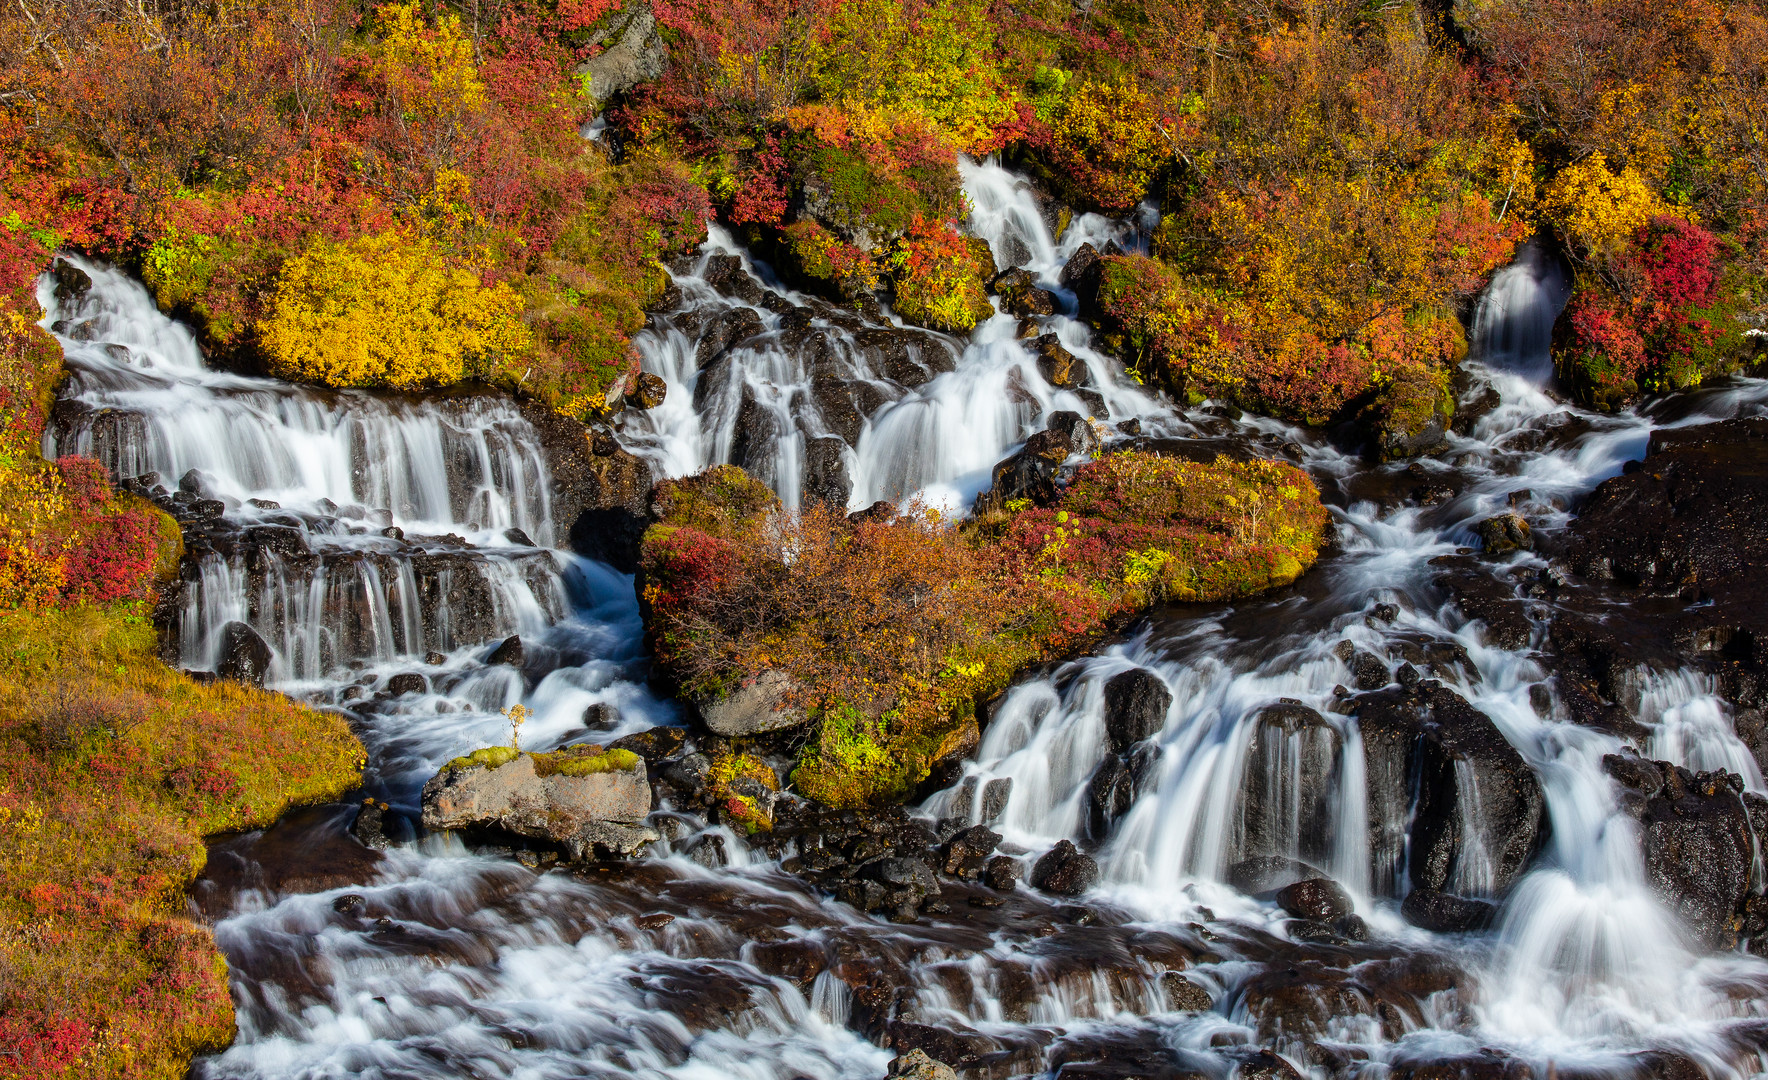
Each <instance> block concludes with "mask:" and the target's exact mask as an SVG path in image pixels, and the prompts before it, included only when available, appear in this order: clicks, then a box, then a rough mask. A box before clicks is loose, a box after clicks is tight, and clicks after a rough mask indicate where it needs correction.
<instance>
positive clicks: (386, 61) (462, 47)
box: [375, 0, 485, 120]
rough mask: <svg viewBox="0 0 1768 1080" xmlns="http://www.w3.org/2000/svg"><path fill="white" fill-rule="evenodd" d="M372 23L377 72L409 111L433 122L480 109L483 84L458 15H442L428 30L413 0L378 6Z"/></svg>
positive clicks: (471, 44)
mask: <svg viewBox="0 0 1768 1080" xmlns="http://www.w3.org/2000/svg"><path fill="white" fill-rule="evenodd" d="M375 22H376V28H377V29H378V30H379V31H380V34H381V42H380V48H379V50H378V52H379V57H378V59H379V61H380V64H379V67H380V70H381V73H382V74H383V75H384V76H385V77H386V80H387V87H388V89H390V90H392V91H393V92H394V93H395V94H397V95H398V96H399V99H400V101H401V103H402V104H403V105H404V107H405V109H406V110H407V111H408V112H410V113H412V114H414V115H416V116H418V117H420V118H422V119H424V120H436V119H447V118H450V117H455V116H460V115H463V114H465V113H469V112H473V111H476V110H478V109H480V108H483V107H484V105H485V83H484V82H483V81H482V80H481V79H480V78H479V67H478V64H477V63H475V62H474V60H473V42H472V40H471V39H470V38H468V37H467V35H466V33H465V32H463V31H462V30H461V27H460V16H458V15H444V16H443V17H441V18H440V19H437V20H436V26H435V29H431V28H430V27H429V26H427V25H425V23H424V17H423V13H422V11H421V9H420V8H419V7H418V5H417V3H416V2H415V0H412V2H410V3H404V4H386V5H384V6H382V7H381V8H379V9H378V10H377V11H376V12H375Z"/></svg>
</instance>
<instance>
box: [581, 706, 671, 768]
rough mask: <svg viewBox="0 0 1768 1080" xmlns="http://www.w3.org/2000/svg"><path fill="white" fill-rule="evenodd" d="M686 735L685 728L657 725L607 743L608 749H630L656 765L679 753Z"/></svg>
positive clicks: (648, 762) (647, 761)
mask: <svg viewBox="0 0 1768 1080" xmlns="http://www.w3.org/2000/svg"><path fill="white" fill-rule="evenodd" d="M591 708H594V706H591ZM687 735H688V731H687V729H686V728H679V727H670V726H668V725H658V726H657V727H654V728H648V729H646V730H644V731H635V732H633V733H632V734H631V735H623V736H621V737H620V738H618V739H615V740H614V741H613V742H611V743H609V744H608V749H610V750H630V751H632V752H633V753H635V754H637V755H638V756H639V757H641V758H644V759H645V762H646V764H649V765H656V764H658V763H659V762H662V761H664V760H665V759H667V758H672V757H674V756H675V755H677V754H679V753H681V750H682V747H683V746H685V745H686V744H687Z"/></svg>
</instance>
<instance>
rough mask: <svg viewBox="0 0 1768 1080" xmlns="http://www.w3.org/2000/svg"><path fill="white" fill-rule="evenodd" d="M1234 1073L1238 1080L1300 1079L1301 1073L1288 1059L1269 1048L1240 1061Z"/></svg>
mask: <svg viewBox="0 0 1768 1080" xmlns="http://www.w3.org/2000/svg"><path fill="white" fill-rule="evenodd" d="M1234 1075H1235V1077H1237V1078H1238V1080H1301V1073H1299V1072H1297V1071H1296V1069H1295V1066H1293V1065H1291V1064H1290V1063H1289V1061H1288V1059H1286V1058H1282V1057H1279V1056H1277V1055H1276V1054H1273V1053H1271V1052H1270V1051H1269V1050H1260V1051H1259V1052H1258V1053H1256V1054H1254V1055H1252V1056H1251V1057H1249V1058H1247V1059H1246V1060H1245V1061H1243V1062H1241V1063H1240V1068H1238V1069H1236V1070H1235V1072H1234Z"/></svg>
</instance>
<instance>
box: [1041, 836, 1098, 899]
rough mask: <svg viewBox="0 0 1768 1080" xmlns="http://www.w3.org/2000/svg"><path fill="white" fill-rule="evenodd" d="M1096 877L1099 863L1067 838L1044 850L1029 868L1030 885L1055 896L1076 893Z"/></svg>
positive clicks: (1080, 891)
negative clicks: (1041, 855) (1040, 856)
mask: <svg viewBox="0 0 1768 1080" xmlns="http://www.w3.org/2000/svg"><path fill="white" fill-rule="evenodd" d="M1098 878H1099V864H1098V863H1096V862H1094V861H1093V857H1092V856H1091V855H1088V854H1086V853H1085V852H1083V851H1081V850H1080V849H1078V848H1076V847H1075V846H1074V844H1073V843H1071V842H1069V841H1067V840H1063V841H1061V842H1059V843H1057V845H1056V846H1055V847H1053V848H1051V849H1050V850H1049V851H1047V852H1045V853H1044V855H1043V857H1042V858H1040V859H1038V861H1037V864H1036V865H1034V866H1033V867H1032V868H1031V885H1032V887H1033V888H1036V889H1042V890H1044V891H1045V892H1052V893H1055V894H1056V895H1058V896H1079V895H1080V894H1081V893H1084V892H1086V891H1087V890H1088V889H1090V888H1092V887H1093V882H1095V881H1097V880H1098Z"/></svg>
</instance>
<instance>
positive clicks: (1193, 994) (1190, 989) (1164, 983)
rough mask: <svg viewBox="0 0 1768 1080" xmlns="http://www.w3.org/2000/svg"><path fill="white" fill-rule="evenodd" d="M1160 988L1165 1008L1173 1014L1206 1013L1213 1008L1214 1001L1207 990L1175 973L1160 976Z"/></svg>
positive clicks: (1170, 972)
mask: <svg viewBox="0 0 1768 1080" xmlns="http://www.w3.org/2000/svg"><path fill="white" fill-rule="evenodd" d="M1160 986H1161V989H1163V990H1165V991H1166V1007H1167V1008H1169V1009H1171V1010H1172V1011H1173V1012H1208V1011H1209V1010H1211V1009H1213V1008H1215V999H1214V998H1211V997H1210V996H1209V991H1208V990H1205V989H1204V988H1203V987H1201V986H1199V985H1197V984H1196V983H1195V982H1192V981H1191V980H1190V979H1187V978H1185V976H1183V975H1181V974H1179V973H1178V972H1176V971H1169V972H1167V973H1166V974H1165V975H1162V976H1161V977H1160Z"/></svg>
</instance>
